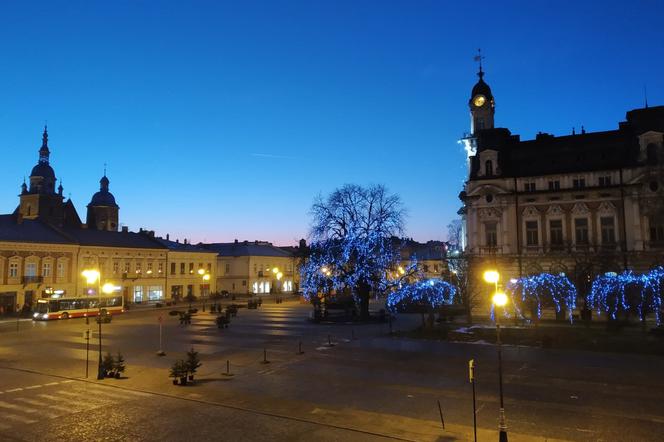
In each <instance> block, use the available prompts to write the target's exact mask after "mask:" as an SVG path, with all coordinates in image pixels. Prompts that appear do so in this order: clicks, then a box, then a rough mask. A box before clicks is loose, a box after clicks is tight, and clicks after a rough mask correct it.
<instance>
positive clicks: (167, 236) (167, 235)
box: [166, 233, 170, 241]
mask: <svg viewBox="0 0 664 442" xmlns="http://www.w3.org/2000/svg"><path fill="white" fill-rule="evenodd" d="M169 236H170V235H169V234H168V233H167V234H166V241H168V240H169V239H168V238H169Z"/></svg>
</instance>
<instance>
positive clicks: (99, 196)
mask: <svg viewBox="0 0 664 442" xmlns="http://www.w3.org/2000/svg"><path fill="white" fill-rule="evenodd" d="M108 184H109V180H108V178H107V177H106V169H105V168H104V176H103V177H102V178H101V180H99V192H97V193H95V194H94V195H93V196H92V200H90V204H88V216H87V219H86V224H87V226H88V229H93V230H108V231H111V232H117V230H118V215H119V211H120V207H118V205H117V204H116V203H115V197H114V196H113V194H112V193H111V192H109V191H108Z"/></svg>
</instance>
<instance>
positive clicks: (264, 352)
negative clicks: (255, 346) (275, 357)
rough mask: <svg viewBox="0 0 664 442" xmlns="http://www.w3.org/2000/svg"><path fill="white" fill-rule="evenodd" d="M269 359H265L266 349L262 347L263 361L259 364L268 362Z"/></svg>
mask: <svg viewBox="0 0 664 442" xmlns="http://www.w3.org/2000/svg"><path fill="white" fill-rule="evenodd" d="M269 363H270V361H268V360H267V349H265V348H264V349H263V362H261V364H269Z"/></svg>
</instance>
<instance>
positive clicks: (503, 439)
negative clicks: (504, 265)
mask: <svg viewBox="0 0 664 442" xmlns="http://www.w3.org/2000/svg"><path fill="white" fill-rule="evenodd" d="M483 276H484V280H485V281H486V282H488V283H489V284H494V288H495V291H494V293H493V296H492V297H491V302H492V303H493V306H494V312H495V318H496V344H497V345H498V389H499V393H500V410H499V412H498V413H499V414H498V431H499V436H498V440H499V442H507V424H506V423H505V405H504V402H503V352H502V342H501V340H500V314H499V313H498V310H497V308H498V307H505V305H506V304H507V295H506V294H505V293H503V292H500V291H498V281H499V280H500V273H498V271H496V270H487V271H486V272H484V275H483Z"/></svg>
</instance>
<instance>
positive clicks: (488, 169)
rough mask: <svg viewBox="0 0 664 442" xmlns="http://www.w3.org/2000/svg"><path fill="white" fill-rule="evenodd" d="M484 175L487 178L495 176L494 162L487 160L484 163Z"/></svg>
mask: <svg viewBox="0 0 664 442" xmlns="http://www.w3.org/2000/svg"><path fill="white" fill-rule="evenodd" d="M484 175H487V176H491V175H493V161H491V160H487V161H486V162H485V163H484Z"/></svg>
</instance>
